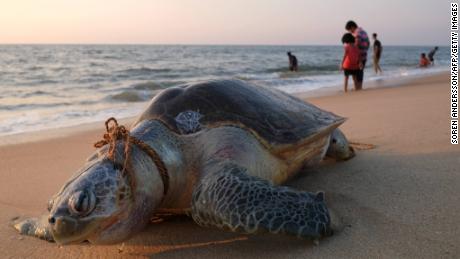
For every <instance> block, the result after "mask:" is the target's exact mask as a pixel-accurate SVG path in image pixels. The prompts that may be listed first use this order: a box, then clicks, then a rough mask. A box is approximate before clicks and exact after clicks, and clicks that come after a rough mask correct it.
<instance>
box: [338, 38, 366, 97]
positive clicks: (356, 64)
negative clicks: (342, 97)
mask: <svg viewBox="0 0 460 259" xmlns="http://www.w3.org/2000/svg"><path fill="white" fill-rule="evenodd" d="M342 43H343V44H344V45H343V47H344V54H343V59H342V63H341V64H340V69H341V70H343V73H344V75H345V81H344V85H343V90H344V91H345V92H347V91H348V78H349V77H350V75H351V76H352V78H353V83H354V85H355V90H360V89H361V88H360V87H359V85H358V84H359V82H358V78H357V76H358V73H359V71H360V69H361V68H362V66H363V65H362V62H361V53H360V51H359V48H358V46H356V45H355V37H354V36H353V34H351V33H345V34H344V35H343V37H342Z"/></svg>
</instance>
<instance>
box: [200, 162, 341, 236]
mask: <svg viewBox="0 0 460 259" xmlns="http://www.w3.org/2000/svg"><path fill="white" fill-rule="evenodd" d="M219 168H220V169H216V170H211V172H206V174H205V176H204V177H203V178H202V179H201V180H200V182H199V184H198V186H197V188H196V189H195V191H194V193H193V198H192V217H193V219H194V220H195V221H196V222H197V223H198V224H199V225H202V226H215V227H218V228H220V229H225V230H231V231H240V232H245V233H256V232H267V231H268V232H270V233H274V234H277V233H284V234H290V235H295V236H298V237H302V238H311V239H318V238H320V237H323V236H327V235H330V234H331V233H332V231H331V228H330V226H331V220H330V216H329V212H328V209H327V207H326V203H325V201H324V194H323V193H322V192H320V193H317V194H313V193H308V192H300V191H296V190H294V189H292V188H288V187H280V186H274V185H272V184H271V183H270V182H269V181H266V180H263V179H260V178H257V177H254V176H251V175H249V174H247V170H246V169H245V168H241V167H239V166H238V165H236V164H233V163H227V164H226V165H224V166H221V167H219Z"/></svg>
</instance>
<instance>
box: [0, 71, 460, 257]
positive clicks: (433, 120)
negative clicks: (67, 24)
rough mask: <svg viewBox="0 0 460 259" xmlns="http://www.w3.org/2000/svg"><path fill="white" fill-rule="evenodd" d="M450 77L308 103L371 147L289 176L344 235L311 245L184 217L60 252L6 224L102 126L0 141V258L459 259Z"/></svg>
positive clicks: (459, 198)
mask: <svg viewBox="0 0 460 259" xmlns="http://www.w3.org/2000/svg"><path fill="white" fill-rule="evenodd" d="M448 82H449V76H448V75H447V74H442V75H437V76H431V77H429V78H424V79H417V80H414V81H412V82H409V83H405V85H404V86H400V87H392V88H380V89H372V90H364V91H362V92H352V93H349V94H346V95H345V94H338V95H334V96H327V97H319V98H313V99H309V101H311V102H312V103H314V104H316V105H318V106H319V107H322V108H324V109H326V110H330V111H332V112H335V113H337V114H339V115H342V116H344V117H348V118H349V120H348V121H347V122H346V123H345V124H344V125H343V126H342V129H343V130H344V132H345V133H346V134H347V136H348V137H349V138H350V139H351V140H352V141H356V142H360V143H369V144H374V145H376V148H375V149H372V150H362V151H358V155H357V157H356V158H354V159H352V160H350V161H347V162H343V163H335V162H326V163H324V164H323V165H322V166H321V167H319V168H317V169H315V170H311V171H308V172H303V173H301V174H300V175H299V177H298V178H297V179H294V180H292V181H291V182H290V183H289V185H291V186H293V187H295V188H298V189H302V190H308V191H317V190H324V191H325V192H326V198H327V200H328V204H329V206H330V207H331V208H332V209H333V210H334V211H336V212H337V213H338V215H340V217H341V218H342V220H343V222H344V223H343V224H344V226H345V227H344V229H343V230H342V231H340V232H338V233H336V235H334V236H332V237H330V238H327V239H325V240H323V241H321V242H320V244H319V245H318V246H314V245H312V244H311V243H310V242H307V241H305V240H299V239H296V238H292V237H286V236H276V235H257V236H252V235H251V236H246V235H242V234H237V233H227V232H223V231H219V230H215V229H206V228H201V227H199V226H197V225H195V224H194V223H193V221H192V220H191V219H188V218H186V217H172V218H169V219H166V220H165V221H164V222H162V223H158V224H150V225H149V226H148V228H147V229H145V231H143V232H142V233H140V234H139V235H137V236H135V237H134V238H133V239H131V240H129V241H128V242H126V243H125V244H124V245H123V246H121V245H114V246H94V245H88V244H80V245H71V246H65V247H60V246H58V245H56V244H54V243H47V242H45V241H42V240H38V239H34V238H30V237H25V236H20V235H18V234H17V233H16V231H15V230H14V229H13V228H12V227H11V225H10V219H11V218H13V217H15V216H25V215H28V216H36V215H39V214H41V213H44V212H45V211H46V210H45V207H46V202H47V200H48V198H49V197H50V196H51V195H52V194H53V193H54V192H56V191H57V190H58V189H59V188H60V187H61V185H62V184H63V183H64V182H65V181H66V179H67V178H68V177H69V176H70V175H71V174H72V173H73V172H74V171H75V170H76V169H77V168H79V166H81V165H82V163H83V161H84V159H85V158H86V157H87V156H88V155H90V153H92V151H93V148H92V143H93V142H94V141H95V140H97V139H98V138H99V137H100V135H101V134H102V130H103V126H102V123H101V124H100V125H99V126H98V129H97V130H96V129H91V130H88V129H85V130H84V131H80V132H76V133H75V132H74V133H65V134H60V135H58V136H57V137H52V138H50V137H49V134H48V135H47V139H46V140H39V141H37V139H36V138H35V139H34V138H32V139H30V137H27V136H24V135H22V136H21V135H20V136H16V137H15V138H16V139H15V142H16V141H18V142H29V143H20V144H15V145H11V144H9V145H3V146H1V147H0V176H1V182H0V257H6V258H8V257H13V258H16V257H17V258H20V257H36V258H56V257H60V258H64V257H69V256H70V257H88V258H115V257H151V256H153V257H173V258H185V257H187V258H216V257H219V258H234V257H244V258H320V257H321V258H455V257H457V258H458V257H459V256H460V242H459V241H460V238H459V234H460V170H459V166H460V147H459V146H454V145H450V141H449V136H450V135H449V126H450V125H449V119H450V118H449V104H450V101H449V83H448ZM35 135H36V134H35ZM30 140H34V142H30ZM10 142H11V141H10ZM3 143H5V141H3Z"/></svg>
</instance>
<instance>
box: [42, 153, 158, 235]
mask: <svg viewBox="0 0 460 259" xmlns="http://www.w3.org/2000/svg"><path fill="white" fill-rule="evenodd" d="M129 170H134V169H129ZM130 177H137V178H138V176H135V175H134V174H133V173H132V172H128V174H122V166H121V165H118V164H116V163H114V162H112V161H111V160H109V159H107V158H98V159H95V161H92V162H89V163H88V164H87V165H86V166H85V167H84V168H83V169H82V170H80V171H79V172H78V173H77V174H76V175H75V176H74V177H73V178H72V179H70V180H69V182H67V183H66V184H65V185H64V186H63V187H62V189H61V190H60V192H59V193H58V194H56V195H55V196H54V197H53V198H51V200H50V201H49V202H48V210H49V212H50V214H49V218H48V222H49V227H50V230H51V233H52V235H53V239H54V240H55V241H56V242H57V243H60V244H68V243H78V242H82V241H86V240H87V241H89V242H91V243H95V244H110V243H116V242H120V241H123V240H125V239H127V238H129V237H130V236H131V235H132V234H133V233H135V232H137V231H138V230H139V229H140V228H142V227H143V226H144V225H145V224H147V222H148V220H149V219H150V216H151V213H152V211H153V209H154V206H157V205H158V204H159V201H161V198H162V196H161V193H160V195H158V193H156V194H157V196H160V197H152V193H145V192H146V191H145V190H144V189H142V188H136V190H134V187H133V186H132V184H131V179H129V178H130ZM142 180H145V179H136V181H142ZM152 185H153V187H155V184H152ZM159 189H160V190H161V191H162V190H163V189H162V186H160V187H159ZM150 192H151V191H150ZM152 206H153V207H152Z"/></svg>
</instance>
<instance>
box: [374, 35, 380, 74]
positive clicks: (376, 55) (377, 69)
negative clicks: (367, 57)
mask: <svg viewBox="0 0 460 259" xmlns="http://www.w3.org/2000/svg"><path fill="white" fill-rule="evenodd" d="M372 39H374V46H373V49H374V56H373V57H374V70H375V73H376V74H378V73H379V72H380V73H382V69H381V68H380V64H379V63H380V57H381V56H382V43H381V42H380V41H379V40H378V39H377V33H373V34H372Z"/></svg>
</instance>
